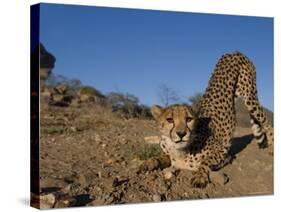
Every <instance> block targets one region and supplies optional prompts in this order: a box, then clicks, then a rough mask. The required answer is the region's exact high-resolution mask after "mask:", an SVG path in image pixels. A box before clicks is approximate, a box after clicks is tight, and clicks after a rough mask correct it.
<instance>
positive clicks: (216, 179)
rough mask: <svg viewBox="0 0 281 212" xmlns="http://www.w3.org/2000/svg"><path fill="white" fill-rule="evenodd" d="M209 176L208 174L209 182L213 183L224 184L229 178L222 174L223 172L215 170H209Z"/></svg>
mask: <svg viewBox="0 0 281 212" xmlns="http://www.w3.org/2000/svg"><path fill="white" fill-rule="evenodd" d="M209 176H210V180H211V182H213V183H215V184H219V185H225V184H226V183H228V181H229V178H228V176H227V175H226V174H224V173H223V174H221V173H219V172H217V171H212V172H210V175H209Z"/></svg>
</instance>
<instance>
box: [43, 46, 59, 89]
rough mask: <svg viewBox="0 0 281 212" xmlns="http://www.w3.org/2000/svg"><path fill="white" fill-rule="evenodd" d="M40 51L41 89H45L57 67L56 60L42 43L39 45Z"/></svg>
mask: <svg viewBox="0 0 281 212" xmlns="http://www.w3.org/2000/svg"><path fill="white" fill-rule="evenodd" d="M39 48H40V49H39V50H40V70H39V71H40V88H41V91H43V90H44V88H45V81H46V79H47V78H48V77H49V76H50V74H51V72H52V69H53V68H54V66H55V62H56V58H55V57H54V55H52V54H51V53H50V52H48V51H47V50H46V48H45V47H44V46H43V44H42V43H40V45H39Z"/></svg>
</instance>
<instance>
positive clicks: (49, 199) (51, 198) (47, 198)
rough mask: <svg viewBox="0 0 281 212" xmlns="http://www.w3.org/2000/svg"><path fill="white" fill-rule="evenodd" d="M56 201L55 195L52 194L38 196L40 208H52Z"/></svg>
mask: <svg viewBox="0 0 281 212" xmlns="http://www.w3.org/2000/svg"><path fill="white" fill-rule="evenodd" d="M55 202H56V196H55V195H54V194H46V195H40V196H39V207H40V209H49V208H53V207H54V205H55Z"/></svg>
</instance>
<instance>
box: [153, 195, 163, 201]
mask: <svg viewBox="0 0 281 212" xmlns="http://www.w3.org/2000/svg"><path fill="white" fill-rule="evenodd" d="M152 200H153V201H154V202H161V196H160V195H159V194H154V195H153V196H152Z"/></svg>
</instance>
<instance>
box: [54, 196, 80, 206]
mask: <svg viewBox="0 0 281 212" xmlns="http://www.w3.org/2000/svg"><path fill="white" fill-rule="evenodd" d="M75 203H76V200H75V198H74V197H72V196H70V195H68V194H60V195H58V197H57V201H56V204H55V205H54V207H55V208H65V207H70V206H73V205H74V204H75Z"/></svg>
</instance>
